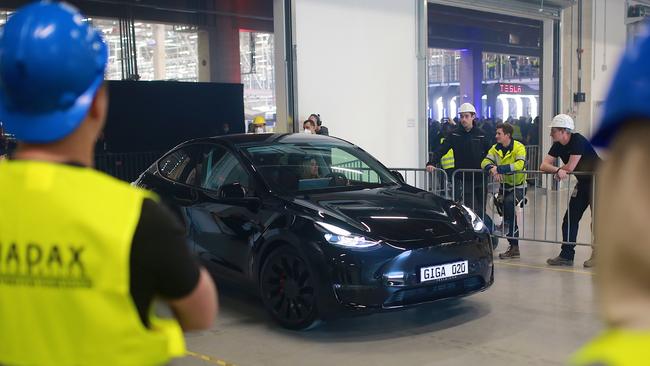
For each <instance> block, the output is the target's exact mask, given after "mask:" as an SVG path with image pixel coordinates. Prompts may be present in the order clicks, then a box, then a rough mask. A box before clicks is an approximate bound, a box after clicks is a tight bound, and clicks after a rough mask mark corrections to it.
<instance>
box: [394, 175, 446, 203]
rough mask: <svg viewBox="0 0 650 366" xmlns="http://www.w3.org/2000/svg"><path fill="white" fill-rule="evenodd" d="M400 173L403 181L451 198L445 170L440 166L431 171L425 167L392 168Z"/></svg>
mask: <svg viewBox="0 0 650 366" xmlns="http://www.w3.org/2000/svg"><path fill="white" fill-rule="evenodd" d="M391 170H392V171H396V172H398V173H400V174H401V175H402V177H403V178H404V182H405V183H406V184H408V185H410V186H413V187H416V188H419V189H422V190H425V191H428V192H433V193H435V194H437V195H439V196H442V197H445V198H451V197H452V195H451V190H450V187H451V185H450V182H449V176H448V175H447V172H446V171H444V170H443V169H440V168H434V169H433V172H428V171H427V170H426V169H412V168H392V169H391Z"/></svg>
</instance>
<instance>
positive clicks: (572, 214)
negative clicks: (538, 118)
mask: <svg viewBox="0 0 650 366" xmlns="http://www.w3.org/2000/svg"><path fill="white" fill-rule="evenodd" d="M550 127H551V138H552V139H553V145H552V146H551V149H550V150H549V152H548V154H547V155H546V157H544V161H543V162H542V164H541V165H540V167H539V170H541V171H544V172H547V173H553V174H554V175H555V179H556V180H558V181H560V180H564V179H567V178H568V177H569V174H570V173H573V172H586V173H593V171H594V169H595V168H596V166H597V165H598V164H599V163H600V161H601V160H600V158H599V157H598V154H596V151H595V150H594V148H593V146H592V145H591V143H590V142H589V140H587V139H586V138H585V137H584V136H582V135H581V134H579V133H576V132H574V131H575V123H574V122H573V118H571V116H569V115H566V114H558V115H557V116H555V117H553V120H552V121H551V125H550ZM557 158H560V159H561V160H562V162H563V163H564V165H563V166H562V167H560V168H558V167H556V166H555V164H554V162H555V161H556V160H557ZM575 177H576V179H577V184H576V185H575V187H574V188H573V191H572V193H571V198H570V199H569V207H568V208H567V211H566V212H565V213H564V218H563V219H562V241H564V242H571V243H575V242H576V238H577V236H578V224H579V223H580V219H581V218H582V215H583V214H584V212H585V210H587V207H590V206H592V198H593V197H592V195H593V190H594V186H593V177H592V176H591V175H580V174H578V175H576V176H575ZM574 256H575V244H563V245H562V250H561V252H560V254H559V255H558V256H557V257H554V258H549V259H548V260H547V261H546V263H548V264H549V265H551V266H572V265H573V257H574ZM584 266H585V267H591V266H593V251H592V257H591V258H589V259H588V260H586V261H585V262H584Z"/></svg>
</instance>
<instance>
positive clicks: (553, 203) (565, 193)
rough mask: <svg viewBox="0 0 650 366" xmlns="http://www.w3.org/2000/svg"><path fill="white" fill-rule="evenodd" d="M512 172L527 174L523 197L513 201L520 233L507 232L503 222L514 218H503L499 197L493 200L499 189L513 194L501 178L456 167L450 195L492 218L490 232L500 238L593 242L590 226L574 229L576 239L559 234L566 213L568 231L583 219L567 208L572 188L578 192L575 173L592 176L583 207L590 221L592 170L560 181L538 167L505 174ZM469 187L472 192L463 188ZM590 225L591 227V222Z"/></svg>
mask: <svg viewBox="0 0 650 366" xmlns="http://www.w3.org/2000/svg"><path fill="white" fill-rule="evenodd" d="M512 174H526V175H527V179H526V188H525V194H524V195H523V199H521V200H519V201H517V200H513V201H512V205H513V207H512V208H513V210H514V212H515V220H516V225H517V226H518V233H519V235H512V236H508V235H507V233H508V230H507V226H506V225H514V222H513V223H506V222H505V219H504V218H503V216H501V215H500V214H499V212H498V211H499V207H498V206H497V205H499V204H501V205H503V204H502V203H499V200H498V198H497V199H496V200H495V195H497V194H499V193H500V194H501V195H503V193H504V192H509V193H510V194H512V190H511V186H508V185H506V184H505V183H504V182H496V181H495V180H494V179H493V178H492V177H491V176H490V175H489V174H488V173H486V172H484V171H482V170H480V169H458V170H456V171H455V172H454V174H453V175H452V179H451V181H452V190H451V191H452V192H453V199H454V200H455V201H458V202H461V203H463V204H464V205H466V206H468V207H470V208H472V209H474V211H476V212H477V214H479V215H480V216H481V217H483V218H484V219H485V221H486V223H487V224H488V225H489V224H490V221H493V222H494V224H493V225H494V226H493V227H492V229H493V231H492V233H493V235H494V236H496V237H499V238H504V239H518V240H525V241H536V242H545V243H555V244H575V245H582V246H592V245H593V230H591V229H590V230H588V231H586V230H582V231H580V227H581V226H580V225H579V226H578V229H577V232H576V241H575V242H574V241H569V240H567V241H564V240H563V238H562V231H563V228H562V226H563V225H562V222H563V218H564V216H565V214H566V216H567V227H568V228H569V229H567V230H569V231H570V228H571V224H572V223H574V224H575V223H576V220H577V222H578V224H579V222H580V221H581V219H582V217H571V214H570V211H569V210H568V207H569V202H570V200H571V197H572V195H573V194H574V192H577V191H576V184H577V183H578V178H577V177H578V176H588V177H589V178H591V186H590V187H589V188H590V190H591V192H590V194H591V201H590V202H591V204H590V207H589V208H590V210H585V212H584V213H585V214H586V213H587V212H590V213H591V218H592V219H591V220H592V223H593V217H594V213H595V210H596V207H595V203H594V197H595V190H596V179H595V177H594V176H593V173H580V172H575V173H571V174H568V176H567V178H566V179H565V180H563V181H560V182H556V181H555V178H554V177H555V174H552V173H545V172H541V171H523V172H516V173H508V175H512ZM468 188H469V189H471V190H472V192H465V190H466V189H468ZM505 209H506V207H503V208H502V210H505ZM583 217H584V216H583ZM584 225H586V224H585V223H583V226H582V228H584ZM590 228H593V224H592V226H591V227H590Z"/></svg>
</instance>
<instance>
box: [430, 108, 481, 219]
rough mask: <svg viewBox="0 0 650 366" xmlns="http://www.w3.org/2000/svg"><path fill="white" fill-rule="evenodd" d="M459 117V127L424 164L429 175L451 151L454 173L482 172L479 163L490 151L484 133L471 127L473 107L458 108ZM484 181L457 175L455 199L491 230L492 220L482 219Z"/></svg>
mask: <svg viewBox="0 0 650 366" xmlns="http://www.w3.org/2000/svg"><path fill="white" fill-rule="evenodd" d="M458 114H459V115H460V126H458V127H457V128H456V129H455V130H453V131H452V132H451V133H450V134H449V136H448V138H446V139H445V141H444V142H443V143H441V144H440V146H438V148H437V149H436V151H434V152H433V154H432V155H431V161H429V162H428V163H427V170H428V171H429V172H432V171H433V167H434V165H435V163H436V162H438V161H440V158H441V157H442V156H444V155H445V154H447V152H448V151H449V150H450V149H453V151H454V169H481V162H482V161H483V158H484V157H485V156H486V155H487V152H488V150H490V147H491V144H490V138H489V137H488V135H487V134H486V133H485V132H484V131H483V130H481V129H480V128H478V127H476V126H474V120H475V119H476V109H475V108H474V106H473V105H472V104H470V103H463V104H461V106H460V108H459V109H458ZM484 178H485V177H484V175H483V174H482V173H462V174H461V173H457V174H456V180H457V181H456V182H455V188H456V192H454V195H455V198H456V200H459V201H462V202H463V203H464V204H465V205H467V206H469V207H471V208H472V209H473V210H474V211H476V213H477V214H479V215H480V216H481V217H482V218H483V219H484V220H485V221H486V225H487V226H488V228H490V229H491V228H492V220H491V219H490V217H489V216H487V215H485V188H484V187H485V184H484V183H485V182H484V181H483V180H484ZM461 189H462V197H461V194H460V193H461Z"/></svg>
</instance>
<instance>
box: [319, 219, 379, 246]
mask: <svg viewBox="0 0 650 366" xmlns="http://www.w3.org/2000/svg"><path fill="white" fill-rule="evenodd" d="M316 225H318V226H320V227H321V228H323V229H325V231H326V233H325V234H323V236H324V237H325V240H326V241H327V242H328V243H330V244H333V245H338V246H342V247H346V248H370V247H374V246H376V245H379V244H380V243H381V240H377V241H375V240H370V239H367V238H366V237H364V236H361V235H355V234H352V233H351V232H349V231H347V230H345V229H342V228H340V227H338V226H335V225H331V224H327V223H324V222H319V221H317V222H316Z"/></svg>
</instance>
